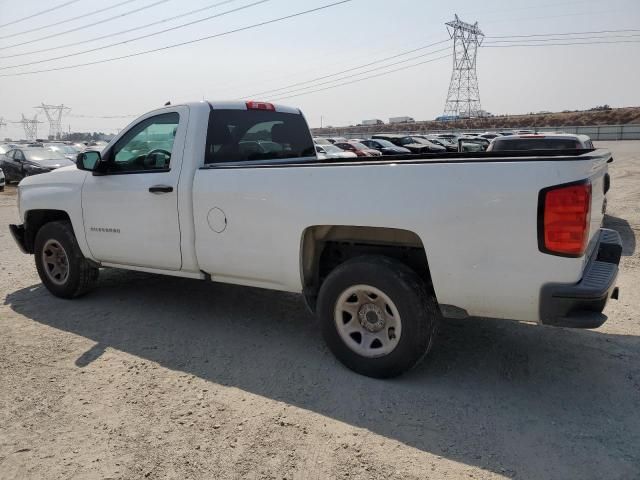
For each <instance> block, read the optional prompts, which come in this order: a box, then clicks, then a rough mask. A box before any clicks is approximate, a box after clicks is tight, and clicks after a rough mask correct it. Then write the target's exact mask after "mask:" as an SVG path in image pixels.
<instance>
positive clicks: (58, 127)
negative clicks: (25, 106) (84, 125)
mask: <svg viewBox="0 0 640 480" xmlns="http://www.w3.org/2000/svg"><path fill="white" fill-rule="evenodd" d="M34 108H35V109H36V110H42V111H43V112H44V114H45V115H46V116H47V120H48V122H49V136H50V137H53V139H54V140H56V139H60V135H61V134H62V115H63V114H64V113H66V112H68V111H69V110H71V108H69V107H65V106H64V105H45V104H44V103H41V104H40V106H38V107H34Z"/></svg>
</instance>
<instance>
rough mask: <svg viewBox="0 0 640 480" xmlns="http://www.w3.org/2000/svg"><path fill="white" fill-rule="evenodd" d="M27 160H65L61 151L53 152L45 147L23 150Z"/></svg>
mask: <svg viewBox="0 0 640 480" xmlns="http://www.w3.org/2000/svg"><path fill="white" fill-rule="evenodd" d="M22 152H23V153H24V156H25V157H26V159H27V160H30V161H32V162H37V161H39V160H65V158H64V155H62V154H61V153H60V152H52V151H51V150H46V149H44V148H42V149H38V150H23V151H22Z"/></svg>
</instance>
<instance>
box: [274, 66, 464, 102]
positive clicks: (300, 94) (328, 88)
mask: <svg viewBox="0 0 640 480" xmlns="http://www.w3.org/2000/svg"><path fill="white" fill-rule="evenodd" d="M452 56H453V55H451V54H449V55H444V56H442V57H437V58H432V59H430V60H425V61H424V62H419V63H414V64H413V65H406V66H404V67H401V68H396V69H394V70H389V71H388V72H382V73H378V74H376V75H369V76H368V77H364V78H359V79H357V80H351V81H349V82H343V83H339V84H337V85H332V86H330V87H325V88H319V89H317V90H312V91H310V92H304V93H298V94H296V95H286V96H284V97H277V98H273V99H269V101H272V102H276V101H279V100H284V99H287V98H294V97H301V96H303V95H309V94H312V93H316V92H322V91H325V90H331V89H333V88H338V87H342V86H344V85H350V84H352V83H358V82H363V81H365V80H369V79H372V78H376V77H382V76H383V75H389V74H390V73H395V72H401V71H403V70H408V69H410V68H414V67H419V66H420V65H424V64H426V63H431V62H435V61H437V60H442V59H445V58H450V57H452Z"/></svg>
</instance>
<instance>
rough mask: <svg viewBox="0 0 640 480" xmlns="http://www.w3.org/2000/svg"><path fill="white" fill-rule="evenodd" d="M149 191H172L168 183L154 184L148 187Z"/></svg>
mask: <svg viewBox="0 0 640 480" xmlns="http://www.w3.org/2000/svg"><path fill="white" fill-rule="evenodd" d="M149 191H150V192H151V193H169V192H173V187H170V186H168V185H154V186H153V187H149Z"/></svg>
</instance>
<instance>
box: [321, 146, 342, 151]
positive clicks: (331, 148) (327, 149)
mask: <svg viewBox="0 0 640 480" xmlns="http://www.w3.org/2000/svg"><path fill="white" fill-rule="evenodd" d="M322 148H324V151H325V152H327V153H342V152H344V150H342V149H341V148H338V147H336V146H335V145H322Z"/></svg>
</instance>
